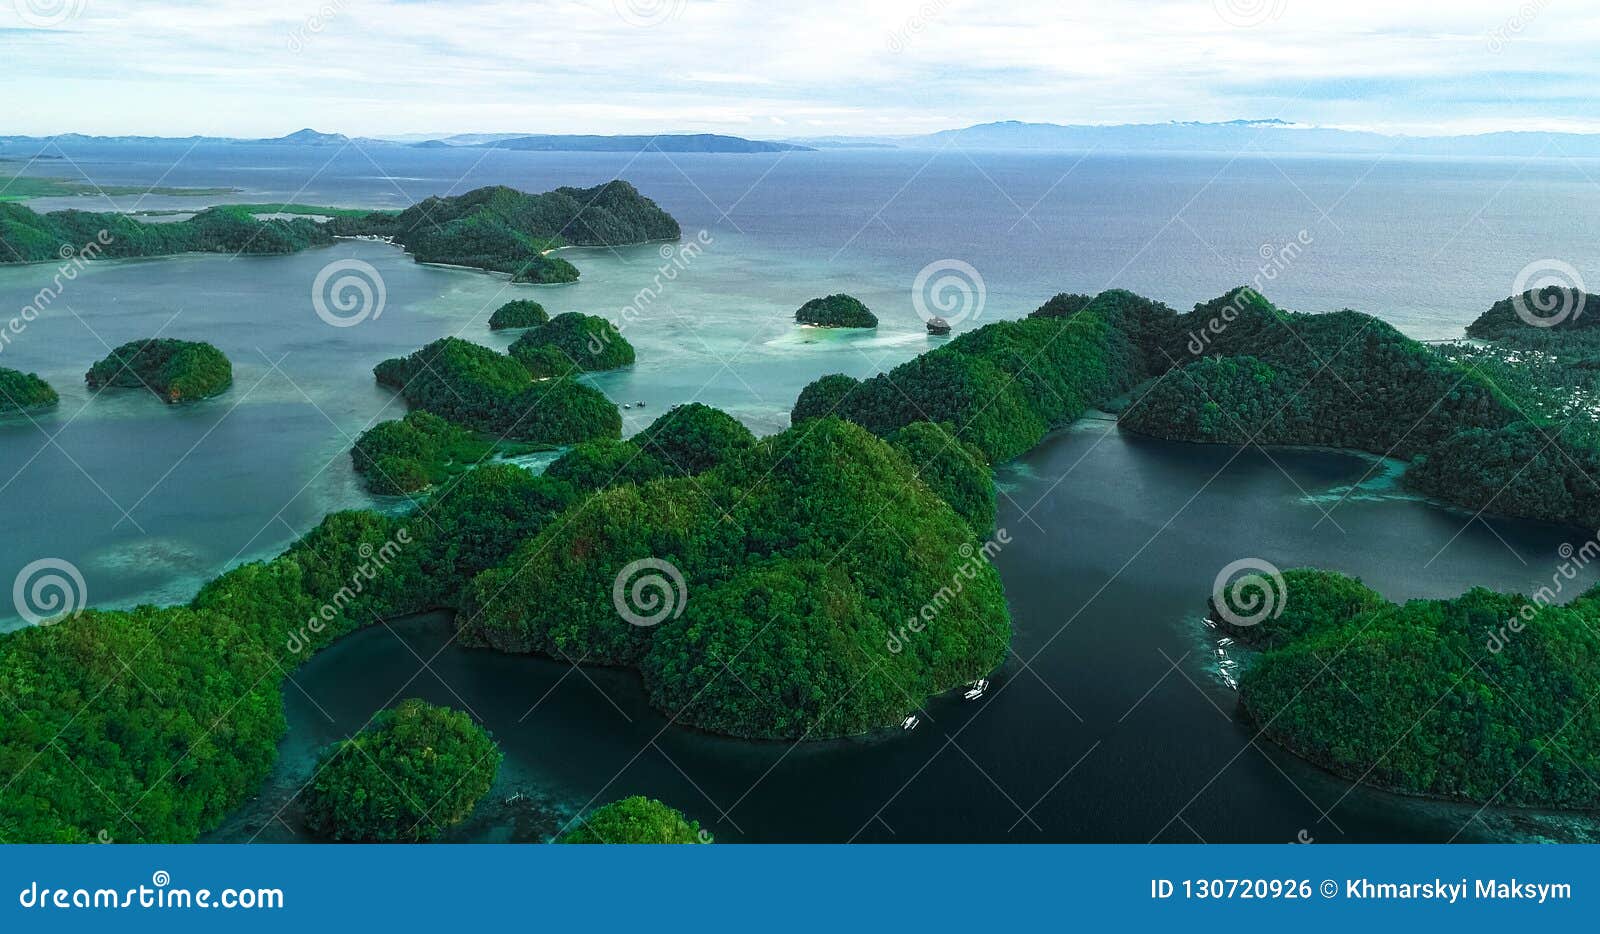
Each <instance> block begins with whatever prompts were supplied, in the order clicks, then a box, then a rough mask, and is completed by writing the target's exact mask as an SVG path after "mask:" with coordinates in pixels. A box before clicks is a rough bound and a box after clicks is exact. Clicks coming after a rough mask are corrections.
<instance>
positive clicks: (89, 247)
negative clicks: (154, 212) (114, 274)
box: [0, 203, 333, 263]
mask: <svg viewBox="0 0 1600 934" xmlns="http://www.w3.org/2000/svg"><path fill="white" fill-rule="evenodd" d="M332 242H333V234H332V233H330V232H329V231H328V229H327V227H326V226H325V225H322V224H318V223H317V222H315V221H313V220H310V219H307V218H303V217H301V218H294V219H292V220H258V219H257V218H256V217H255V216H254V215H253V214H252V213H251V212H250V211H249V210H248V209H245V208H239V207H231V206H223V207H215V208H207V209H206V210H204V211H201V212H200V213H199V214H196V215H195V216H194V217H192V218H190V219H188V220H182V221H173V222H171V223H164V224H151V223H145V222H143V221H139V220H136V219H135V218H133V217H132V216H130V215H127V214H101V213H95V212H91V211H53V212H51V213H49V214H38V213H35V212H34V211H32V210H30V209H29V208H26V207H23V206H22V205H20V204H3V203H0V263H17V262H25V263H42V262H61V261H63V260H69V259H72V258H73V257H75V256H80V255H82V256H84V257H85V258H87V259H100V258H104V259H121V258H128V257H140V256H172V255H175V254H178V253H245V254H261V253H296V252H299V251H300V250H304V249H306V248H308V247H313V246H323V245H326V244H329V243H332Z"/></svg>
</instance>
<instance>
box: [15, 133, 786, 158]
mask: <svg viewBox="0 0 1600 934" xmlns="http://www.w3.org/2000/svg"><path fill="white" fill-rule="evenodd" d="M52 141H54V142H56V143H162V142H171V143H219V144H221V143H234V144H240V145H254V146H346V145H351V144H354V145H358V146H410V147H413V148H417V149H460V148H476V149H516V150H523V151H528V152H645V151H647V150H648V151H653V152H726V153H752V152H800V151H810V150H811V149H813V148H814V147H812V146H807V145H804V144H802V143H776V142H767V141H764V140H753V139H744V138H742V137H738V136H719V135H717V134H714V133H682V134H663V135H658V136H647V135H634V136H590V135H558V134H536V135H525V134H519V133H458V134H455V135H453V136H445V137H439V138H433V137H426V136H423V137H420V138H419V137H418V136H416V135H413V136H409V137H400V138H398V139H374V138H371V137H356V138H353V139H352V138H351V137H348V136H345V135H344V134H342V133H321V132H318V131H316V130H310V129H306V130H298V131H296V132H294V133H290V134H289V135H288V136H276V137H273V138H271V139H234V138H231V137H220V136H188V137H182V138H172V137H160V136H85V135H83V134H81V133H64V134H62V135H60V136H54V137H44V136H0V144H3V143H33V144H43V143H49V142H52Z"/></svg>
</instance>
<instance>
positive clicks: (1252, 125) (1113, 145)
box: [875, 120, 1600, 157]
mask: <svg viewBox="0 0 1600 934" xmlns="http://www.w3.org/2000/svg"><path fill="white" fill-rule="evenodd" d="M875 141H879V142H881V140H875ZM895 142H897V143H898V144H899V145H901V146H904V147H908V148H917V149H927V148H933V149H941V148H945V147H947V146H948V147H956V148H960V149H985V150H1055V151H1064V152H1088V151H1103V152H1180V151H1181V152H1225V153H1230V154H1231V153H1237V152H1264V153H1306V154H1333V155H1338V154H1352V153H1393V154H1397V155H1426V156H1520V157H1529V156H1539V155H1546V156H1600V134H1585V133H1547V132H1506V133H1484V134H1478V135H1473V136H1390V135H1386V134H1382V133H1372V132H1367V131H1361V130H1341V129H1333V128H1328V127H1309V126H1302V125H1297V124H1293V123H1287V122H1285V121H1282V120H1230V121H1227V122H1224V123H1178V122H1174V123H1130V124H1116V125H1106V126H1097V125H1078V126H1071V125H1064V124H1057V123H1022V122H1019V121H1016V120H1007V121H1002V122H999V123H980V124H978V125H976V126H969V127H964V128H962V129H959V130H944V131H942V132H939V133H931V134H928V135H926V136H914V137H905V138H901V139H898V140H895Z"/></svg>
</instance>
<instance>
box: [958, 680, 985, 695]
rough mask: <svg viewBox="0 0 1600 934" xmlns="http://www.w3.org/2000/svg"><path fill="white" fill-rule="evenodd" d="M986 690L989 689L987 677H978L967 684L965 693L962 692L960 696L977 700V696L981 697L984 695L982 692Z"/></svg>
mask: <svg viewBox="0 0 1600 934" xmlns="http://www.w3.org/2000/svg"><path fill="white" fill-rule="evenodd" d="M988 690H989V679H988V678H979V679H978V680H976V681H974V682H972V683H971V684H969V685H967V693H965V694H963V695H961V696H962V697H964V698H966V699H967V700H977V699H978V698H980V697H982V696H983V695H984V692H986V691H988Z"/></svg>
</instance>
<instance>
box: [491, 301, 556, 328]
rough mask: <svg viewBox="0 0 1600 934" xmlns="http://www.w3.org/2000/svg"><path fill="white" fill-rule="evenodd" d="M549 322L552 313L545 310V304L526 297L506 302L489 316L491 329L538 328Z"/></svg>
mask: <svg viewBox="0 0 1600 934" xmlns="http://www.w3.org/2000/svg"><path fill="white" fill-rule="evenodd" d="M549 323H550V313H549V312H547V311H545V310H544V306H543V305H541V304H539V303H538V302H535V301H532V300H530V299H525V298H523V299H517V300H516V301H510V302H506V303H505V304H504V305H501V306H500V307H499V308H496V309H495V310H494V314H492V315H490V316H489V330H491V331H501V330H513V329H516V328H536V327H539V326H540V325H542V324H549Z"/></svg>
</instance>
